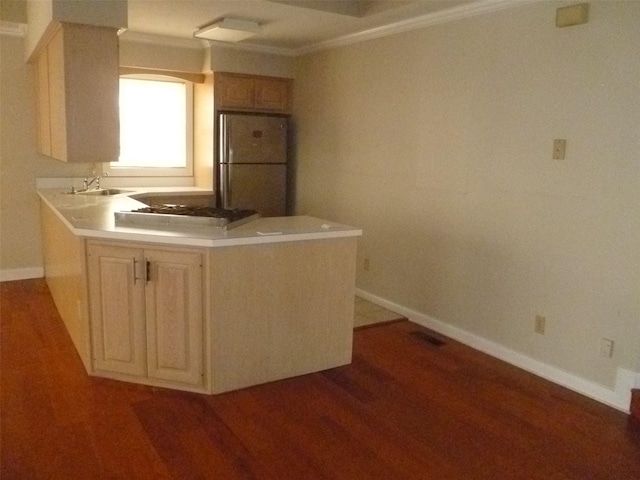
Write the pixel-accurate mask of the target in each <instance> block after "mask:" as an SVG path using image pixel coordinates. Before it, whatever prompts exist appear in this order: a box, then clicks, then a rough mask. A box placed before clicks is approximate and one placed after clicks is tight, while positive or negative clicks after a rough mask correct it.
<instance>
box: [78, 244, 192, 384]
mask: <svg viewBox="0 0 640 480" xmlns="http://www.w3.org/2000/svg"><path fill="white" fill-rule="evenodd" d="M87 259H88V260H87V274H88V279H89V282H88V285H89V303H90V316H91V324H92V325H91V334H92V346H93V370H94V373H95V374H96V375H100V376H107V377H112V378H120V379H127V378H126V377H121V376H120V374H122V375H130V376H134V377H136V378H135V379H134V380H140V381H143V382H144V381H149V382H150V383H153V384H158V385H165V384H164V383H163V382H168V383H167V384H166V385H169V386H171V385H174V384H175V385H185V386H193V387H196V388H197V389H202V388H204V371H203V365H204V358H203V345H202V341H203V338H204V331H203V329H204V322H203V308H202V300H203V297H202V296H203V292H204V290H203V288H202V283H203V274H202V270H203V254H202V252H200V251H191V250H184V249H177V248H175V247H174V248H162V249H159V248H157V247H156V248H154V247H148V246H147V247H141V246H138V245H132V244H127V243H117V242H97V241H93V240H91V241H89V242H88V243H87Z"/></svg>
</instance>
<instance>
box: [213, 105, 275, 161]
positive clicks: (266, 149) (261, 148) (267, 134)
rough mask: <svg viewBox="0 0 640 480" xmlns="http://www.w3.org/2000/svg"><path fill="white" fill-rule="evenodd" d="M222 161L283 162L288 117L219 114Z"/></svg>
mask: <svg viewBox="0 0 640 480" xmlns="http://www.w3.org/2000/svg"><path fill="white" fill-rule="evenodd" d="M220 124H221V131H220V133H221V142H220V145H221V149H222V151H221V155H220V159H221V160H220V162H221V163H286V162H287V119H286V118H284V117H273V116H264V115H230V114H222V115H221V122H220Z"/></svg>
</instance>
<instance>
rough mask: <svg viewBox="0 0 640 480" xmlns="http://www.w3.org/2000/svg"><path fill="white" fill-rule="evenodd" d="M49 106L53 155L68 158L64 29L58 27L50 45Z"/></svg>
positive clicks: (48, 49)
mask: <svg viewBox="0 0 640 480" xmlns="http://www.w3.org/2000/svg"><path fill="white" fill-rule="evenodd" d="M47 51H48V59H49V62H48V66H49V108H50V117H49V119H50V124H49V125H50V129H51V156H52V157H53V158H57V159H58V160H64V161H66V160H67V154H68V151H67V137H66V131H67V111H66V102H67V99H66V94H67V91H66V90H65V69H64V31H63V30H62V29H58V31H57V32H56V33H55V35H54V36H53V38H52V39H51V42H50V43H49V46H48V48H47Z"/></svg>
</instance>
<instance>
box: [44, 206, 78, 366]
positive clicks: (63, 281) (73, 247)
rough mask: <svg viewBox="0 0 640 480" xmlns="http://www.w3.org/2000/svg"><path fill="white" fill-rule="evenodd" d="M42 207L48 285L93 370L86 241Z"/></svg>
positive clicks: (72, 334) (76, 343)
mask: <svg viewBox="0 0 640 480" xmlns="http://www.w3.org/2000/svg"><path fill="white" fill-rule="evenodd" d="M40 205H41V207H40V212H41V221H42V238H43V248H44V270H45V278H46V281H47V285H48V286H49V291H50V292H51V296H52V297H53V301H54V303H55V305H56V308H57V310H58V313H59V314H60V317H61V318H62V321H63V322H64V324H65V327H66V328H67V331H68V332H69V336H70V337H71V340H72V341H73V344H74V346H75V348H76V350H77V351H78V354H79V355H80V358H81V359H82V363H83V364H84V366H85V368H86V370H87V371H90V370H91V349H90V337H89V315H88V306H87V289H86V281H85V261H84V258H85V257H84V255H85V244H84V240H82V239H80V238H78V237H76V236H75V235H74V234H73V233H72V232H71V231H70V230H69V229H68V228H67V227H66V226H65V225H64V224H63V223H62V221H61V220H60V219H59V218H58V217H57V216H56V215H55V214H54V213H53V212H52V211H51V209H50V208H49V207H47V206H46V205H45V204H44V203H41V204H40Z"/></svg>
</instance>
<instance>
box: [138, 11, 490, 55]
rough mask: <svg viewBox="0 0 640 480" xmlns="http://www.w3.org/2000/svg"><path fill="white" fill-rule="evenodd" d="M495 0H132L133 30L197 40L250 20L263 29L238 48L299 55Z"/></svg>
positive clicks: (241, 43)
mask: <svg viewBox="0 0 640 480" xmlns="http://www.w3.org/2000/svg"><path fill="white" fill-rule="evenodd" d="M491 1H494V0H128V11H129V28H128V34H129V32H135V33H139V34H151V35H159V36H163V37H173V38H178V39H193V33H194V31H195V30H197V29H198V28H200V27H202V26H205V25H208V24H210V23H212V22H214V21H217V20H221V19H222V18H233V19H238V20H250V21H254V22H257V23H258V24H260V25H261V27H262V33H261V34H259V35H258V36H256V37H253V38H250V39H247V40H243V41H242V42H239V44H238V45H237V46H241V47H243V48H254V49H256V50H260V49H262V50H267V49H270V50H271V51H274V52H278V51H279V52H280V53H283V54H286V53H289V54H295V53H296V52H301V51H304V50H311V49H314V48H318V47H320V46H322V45H323V44H326V43H327V42H331V41H336V40H338V39H341V38H345V37H347V36H352V35H358V34H362V33H363V32H371V31H375V30H376V29H380V28H383V27H388V26H390V25H395V24H402V22H407V21H411V20H412V19H416V18H421V17H424V16H428V15H434V14H440V13H443V12H445V11H447V10H449V9H456V8H464V7H465V4H467V5H466V6H469V5H468V4H472V3H473V4H483V3H488V2H489V3H490V2H491Z"/></svg>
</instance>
